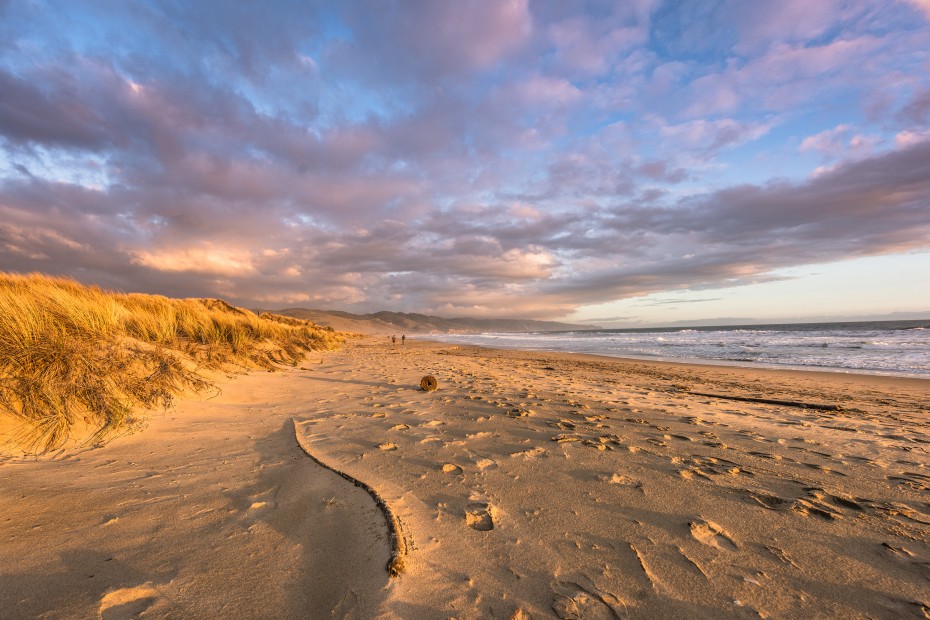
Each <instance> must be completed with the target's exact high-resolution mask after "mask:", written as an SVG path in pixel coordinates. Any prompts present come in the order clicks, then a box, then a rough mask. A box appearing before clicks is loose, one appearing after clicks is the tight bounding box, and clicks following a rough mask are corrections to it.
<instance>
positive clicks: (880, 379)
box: [407, 336, 930, 387]
mask: <svg viewBox="0 0 930 620" xmlns="http://www.w3.org/2000/svg"><path fill="white" fill-rule="evenodd" d="M407 339H408V340H411V339H415V341H417V342H420V343H430V344H435V345H436V346H438V347H442V348H448V347H460V348H468V349H479V350H483V351H488V352H495V351H496V352H508V353H516V354H520V355H521V356H522V355H525V356H530V355H535V354H539V355H554V356H564V357H566V358H568V359H579V360H591V361H601V362H618V363H622V364H633V365H635V364H645V365H652V366H655V367H656V368H661V367H664V366H671V367H674V368H679V369H682V370H687V369H688V368H698V369H701V368H703V369H707V370H710V371H713V370H737V371H741V370H745V371H747V372H749V373H756V372H758V373H762V374H767V373H772V376H784V377H820V378H824V379H830V378H834V379H836V378H843V377H844V378H847V379H862V380H863V381H864V382H866V383H869V382H873V381H875V382H877V383H879V384H883V385H884V384H889V383H898V382H899V381H903V382H904V383H905V384H910V383H911V382H917V383H916V384H915V385H920V384H921V382H922V383H927V381H928V380H930V375H927V376H922V375H921V376H914V375H903V374H880V373H871V372H856V371H854V370H847V369H842V368H826V367H823V368H821V367H811V366H774V365H773V366H762V365H752V366H750V365H743V364H736V363H726V362H719V363H717V362H715V361H713V360H704V359H698V358H681V359H672V358H662V359H660V358H651V357H650V358H647V357H621V356H614V355H605V354H602V353H580V352H577V351H553V350H550V349H518V348H507V347H491V346H485V345H478V344H470V343H460V342H451V341H450V342H443V341H439V340H430V339H429V338H427V337H423V336H408V337H407ZM924 387H930V386H924Z"/></svg>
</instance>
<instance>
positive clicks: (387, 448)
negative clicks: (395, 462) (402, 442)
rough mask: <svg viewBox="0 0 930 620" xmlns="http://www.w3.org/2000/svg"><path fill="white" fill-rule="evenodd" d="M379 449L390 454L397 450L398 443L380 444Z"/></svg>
mask: <svg viewBox="0 0 930 620" xmlns="http://www.w3.org/2000/svg"><path fill="white" fill-rule="evenodd" d="M378 449H379V450H385V451H388V452H389V451H391V450H396V449H397V444H396V443H379V444H378Z"/></svg>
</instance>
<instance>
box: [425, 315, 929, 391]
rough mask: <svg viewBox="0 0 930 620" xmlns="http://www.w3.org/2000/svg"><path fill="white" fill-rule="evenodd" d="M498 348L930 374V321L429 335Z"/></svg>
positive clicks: (910, 375) (446, 339)
mask: <svg viewBox="0 0 930 620" xmlns="http://www.w3.org/2000/svg"><path fill="white" fill-rule="evenodd" d="M425 337H426V338H428V339H430V340H436V341H440V342H449V343H462V344H474V345H480V346H486V347H493V348H499V349H502V348H507V349H526V350H537V351H565V352H572V353H592V354H596V355H608V356H613V357H627V358H638V359H652V360H663V361H672V362H675V361H678V362H682V361H686V362H701V363H712V364H724V365H733V366H749V367H760V368H792V369H802V370H831V371H839V372H850V373H863V374H875V375H893V376H904V377H920V378H926V379H930V320H918V321H864V322H855V323H800V324H781V325H727V326H719V327H688V328H672V327H669V328H647V329H604V330H590V331H588V330H585V331H571V332H537V333H484V334H430V335H428V336H425Z"/></svg>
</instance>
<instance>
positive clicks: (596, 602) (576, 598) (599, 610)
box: [552, 581, 626, 620]
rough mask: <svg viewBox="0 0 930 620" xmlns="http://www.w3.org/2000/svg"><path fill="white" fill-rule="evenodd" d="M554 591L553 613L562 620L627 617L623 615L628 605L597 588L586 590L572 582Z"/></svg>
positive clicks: (559, 586) (563, 584)
mask: <svg viewBox="0 0 930 620" xmlns="http://www.w3.org/2000/svg"><path fill="white" fill-rule="evenodd" d="M554 590H555V592H554V594H555V598H554V599H553V601H552V611H554V612H555V615H556V616H557V617H558V618H561V619H562V620H580V619H582V618H584V619H589V618H590V619H592V620H593V619H599V618H604V619H615V618H623V617H626V614H625V613H622V612H623V611H624V609H625V607H626V605H625V604H624V602H623V601H621V600H620V599H619V598H618V597H616V596H614V595H613V594H609V593H604V594H601V593H599V592H597V590H596V589H595V588H584V587H582V586H580V585H579V584H577V583H573V582H570V581H568V582H562V583H558V584H557V585H556V587H555V588H554Z"/></svg>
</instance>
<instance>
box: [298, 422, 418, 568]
mask: <svg viewBox="0 0 930 620" xmlns="http://www.w3.org/2000/svg"><path fill="white" fill-rule="evenodd" d="M291 422H292V423H293V424H294V437H295V438H296V439H297V445H298V446H300V449H301V450H303V452H304V454H306V455H307V456H309V457H310V460H312V461H313V462H314V463H316V464H317V465H319V466H320V467H322V468H323V469H328V470H329V471H331V472H333V473H334V474H336V475H338V476H341V477H343V478H345V479H346V480H348V481H349V482H351V483H352V484H354V485H355V486H357V487H359V488H361V489H363V490H364V491H365V492H366V493H368V494H369V495H370V496H371V499H373V500H375V504H377V506H378V508H380V509H381V513H382V514H383V515H384V520H385V521H386V522H387V528H388V534H389V535H390V538H391V558H390V559H389V560H388V563H387V572H388V574H389V575H390V576H391V577H397V576H398V575H400V574H401V573H402V572H404V558H405V557H406V555H407V541H406V540H405V539H404V536H403V534H402V533H401V529H400V520H399V519H398V518H397V516H396V515H395V514H394V511H393V510H391V507H390V506H388V504H387V502H386V501H384V498H383V497H381V494H380V493H378V492H377V491H375V490H374V489H373V488H371V487H370V486H368V485H367V484H365V483H364V482H362V481H361V480H359V479H358V478H354V477H352V476H350V475H349V474H347V473H345V472H344V471H339V470H338V469H336V468H334V467H330V466H329V465H327V464H326V463H324V462H323V461H321V460H320V459H318V458H316V457H315V456H313V454H311V453H310V448H309V447H307V444H306V442H305V441H304V440H303V438H302V437H301V435H300V433H299V432H298V431H297V421H296V420H295V419H293V418H291Z"/></svg>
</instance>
